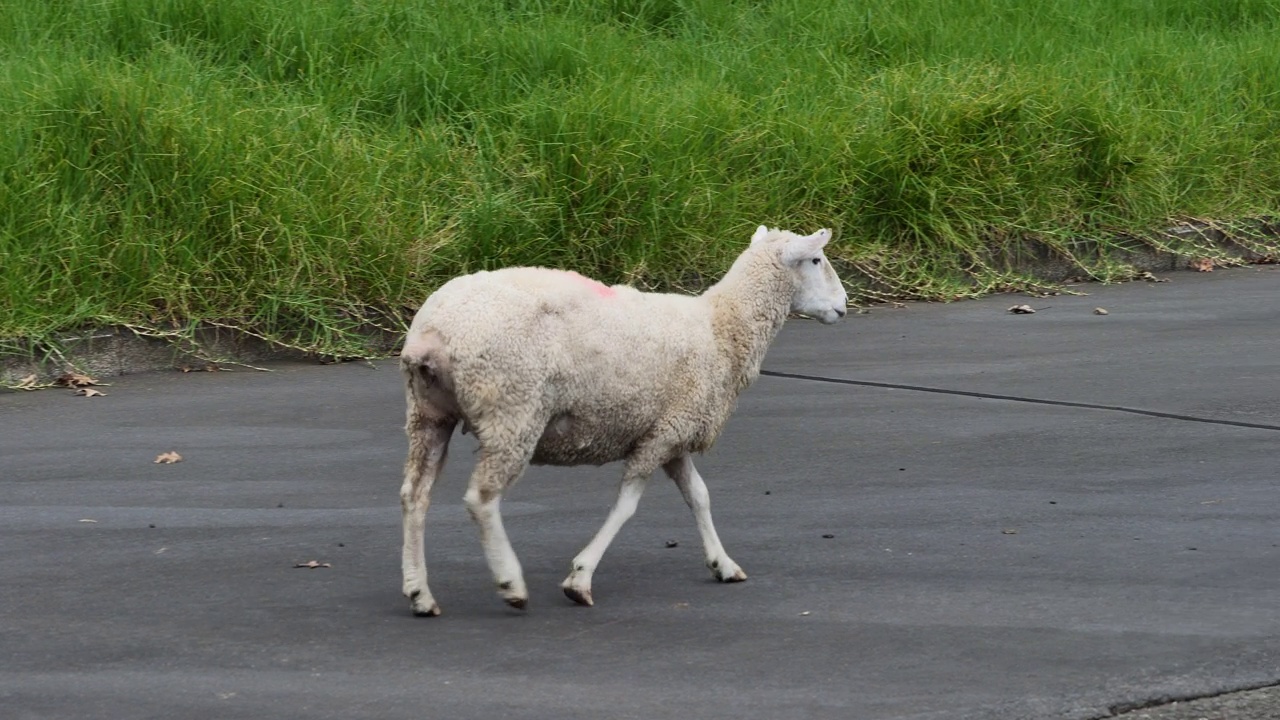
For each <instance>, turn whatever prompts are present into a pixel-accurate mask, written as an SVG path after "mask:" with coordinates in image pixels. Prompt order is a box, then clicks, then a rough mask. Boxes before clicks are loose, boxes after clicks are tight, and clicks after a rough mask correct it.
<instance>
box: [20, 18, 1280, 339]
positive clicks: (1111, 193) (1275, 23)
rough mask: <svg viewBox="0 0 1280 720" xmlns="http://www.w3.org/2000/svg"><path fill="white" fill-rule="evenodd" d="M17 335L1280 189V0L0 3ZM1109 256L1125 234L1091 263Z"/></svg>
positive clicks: (703, 264) (621, 272) (1113, 212)
mask: <svg viewBox="0 0 1280 720" xmlns="http://www.w3.org/2000/svg"><path fill="white" fill-rule="evenodd" d="M0 17H4V18H5V19H6V20H5V22H4V23H0V127H3V128H4V135H3V137H0V338H35V339H47V338H49V337H52V336H54V335H55V334H57V333H59V332H61V331H65V330H68V329H73V328H76V327H80V326H84V325H86V324H103V323H120V324H127V325H131V326H134V327H137V328H141V329H143V330H144V331H145V330H146V329H167V328H172V327H192V326H194V325H196V324H198V323H201V322H218V323H223V324H230V325H234V326H237V327H242V328H245V329H247V330H251V331H253V332H256V333H259V334H263V335H266V336H268V337H272V338H275V339H278V340H281V341H285V342H289V343H292V344H296V345H300V346H305V347H309V348H314V349H318V350H323V351H325V352H335V353H340V352H347V351H352V348H353V347H354V345H353V343H354V342H355V341H354V340H353V337H354V336H353V335H352V333H353V331H354V330H356V329H357V328H359V327H361V326H362V325H364V324H367V323H371V322H372V323H375V324H382V325H384V326H387V327H396V326H397V325H398V323H400V322H402V321H403V319H404V317H405V315H406V313H407V312H410V311H411V309H412V308H414V307H416V306H417V305H418V304H419V303H420V302H421V301H422V299H423V298H425V296H426V295H427V294H428V293H429V292H430V291H431V290H432V289H433V288H434V287H436V286H437V285H438V284H439V283H441V282H442V281H443V280H445V279H446V278H448V277H450V276H453V275H456V274H458V273H462V272H468V271H473V270H477V269H481V268H489V267H496V266H502V265H510V264H545V265H556V266H561V267H570V268H574V269H577V270H579V271H580V272H583V273H586V274H590V275H594V276H597V277H599V278H601V279H603V280H607V281H629V282H634V283H637V284H639V285H642V286H645V287H679V288H684V289H694V288H696V287H697V286H698V285H699V284H700V283H702V282H704V281H705V279H706V278H708V277H711V276H714V275H716V274H718V272H719V271H720V270H721V269H723V267H724V266H725V265H726V264H727V263H728V262H729V261H730V260H731V259H732V257H733V256H734V255H736V253H737V252H738V251H739V249H740V248H741V247H742V246H743V244H744V242H745V241H746V238H747V237H749V234H750V231H751V229H752V228H754V227H755V225H757V224H760V223H767V224H770V225H781V226H784V227H791V228H813V227H816V226H820V225H821V226H834V227H836V228H838V229H839V231H840V232H839V236H838V241H837V243H836V246H835V247H834V248H833V249H832V254H833V255H834V256H837V257H838V258H840V259H842V260H843V261H845V262H846V263H848V264H849V265H850V266H851V267H855V268H858V269H861V270H862V271H863V272H864V273H865V274H866V276H867V277H869V278H872V282H870V283H869V284H867V285H866V286H864V291H865V292H877V291H878V292H884V293H891V294H895V295H900V296H914V297H930V298H941V299H950V298H955V297H961V296H965V295H969V294H974V293H980V292H984V291H988V290H990V289H993V288H998V287H1016V286H1017V285H1018V284H1019V283H1023V282H1027V280H1026V279H1025V278H1022V277H1020V276H1018V275H1017V274H1016V273H1012V272H1011V271H1010V270H1009V266H1008V263H1007V262H1006V261H1007V260H1008V259H1009V257H1010V256H1011V255H1012V254H1014V253H1016V252H1018V248H1019V247H1021V245H1020V243H1021V242H1022V241H1023V240H1025V239H1026V238H1036V239H1039V240H1040V241H1041V242H1043V243H1046V244H1047V245H1048V246H1049V247H1050V248H1052V249H1054V250H1055V251H1057V252H1060V253H1061V254H1063V255H1068V254H1072V253H1075V251H1076V248H1077V246H1078V241H1079V239H1080V238H1091V239H1094V240H1096V241H1098V242H1100V243H1102V247H1103V248H1104V249H1105V247H1106V242H1107V238H1110V237H1114V236H1117V235H1124V234H1127V235H1143V234H1144V233H1147V232H1148V231H1150V230H1152V229H1153V228H1160V227H1163V226H1165V225H1166V224H1167V223H1169V222H1171V221H1174V220H1176V219H1179V218H1187V217H1194V218H1208V219H1214V220H1223V221H1229V220H1233V219H1238V218H1246V217H1256V216H1260V215H1267V214H1270V213H1275V212H1276V210H1277V206H1280V43H1277V42H1276V41H1275V38H1276V37H1277V36H1280V0H1216V1H1214V2H1205V0H1074V1H1073V2H1070V3H1047V4H1046V3H1041V2H1033V1H1032V0H955V1H954V2H948V3H938V2H931V1H929V0H849V1H846V2H830V1H826V0H774V1H772V2H771V1H768V0H736V1H730V0H505V1H504V0H465V1H464V0H358V1H355V2H304V3H298V2H286V1H285V0H220V1H219V2H216V3H210V2H205V1H204V0H60V1H59V2H47V3H45V2H30V1H23V0H0ZM1077 259H1079V260H1080V261H1082V262H1084V263H1085V264H1086V265H1087V268H1086V270H1088V271H1090V272H1093V273H1095V274H1096V275H1098V276H1100V277H1104V278H1105V277H1110V276H1112V275H1113V274H1115V273H1117V272H1119V273H1123V272H1124V268H1123V267H1122V266H1119V265H1117V263H1116V262H1115V260H1114V259H1113V258H1109V257H1107V256H1106V254H1105V252H1104V253H1102V254H1096V253H1095V254H1093V255H1090V256H1089V257H1077Z"/></svg>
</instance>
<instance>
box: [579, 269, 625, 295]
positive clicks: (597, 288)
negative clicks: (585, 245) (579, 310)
mask: <svg viewBox="0 0 1280 720" xmlns="http://www.w3.org/2000/svg"><path fill="white" fill-rule="evenodd" d="M567 272H568V274H569V276H570V277H572V278H573V279H574V280H576V281H577V282H580V283H582V284H583V285H586V286H587V287H589V288H591V290H592V291H593V292H595V294H597V295H599V296H600V297H602V298H611V297H613V296H615V295H617V294H618V291H617V290H614V289H613V288H611V287H609V286H608V285H605V284H604V283H602V282H598V281H596V280H592V279H591V278H589V277H583V276H582V275H579V274H578V273H576V272H574V271H572V270H568V271H567Z"/></svg>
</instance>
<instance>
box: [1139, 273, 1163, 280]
mask: <svg viewBox="0 0 1280 720" xmlns="http://www.w3.org/2000/svg"><path fill="white" fill-rule="evenodd" d="M1138 277H1139V278H1141V279H1143V280H1146V281H1147V282H1169V278H1162V277H1156V276H1155V275H1152V274H1151V273H1149V272H1143V273H1142V274H1141V275H1139V276H1138Z"/></svg>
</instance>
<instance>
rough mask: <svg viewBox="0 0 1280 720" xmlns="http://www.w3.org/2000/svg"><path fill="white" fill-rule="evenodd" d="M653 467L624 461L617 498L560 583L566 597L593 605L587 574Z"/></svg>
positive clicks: (628, 516) (626, 517)
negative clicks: (624, 466) (598, 528)
mask: <svg viewBox="0 0 1280 720" xmlns="http://www.w3.org/2000/svg"><path fill="white" fill-rule="evenodd" d="M655 469H656V463H650V462H644V461H628V463H627V468H626V470H625V471H624V472H623V475H622V484H621V485H620V486H619V487H618V499H617V501H616V502H614V504H613V508H612V509H611V510H610V511H609V516H608V517H607V518H605V521H604V525H602V526H601V527H600V530H599V531H598V532H597V533H596V535H595V537H594V538H592V539H591V542H589V543H587V546H586V547H585V548H583V549H582V552H580V553H578V555H577V557H575V558H574V559H573V565H572V569H571V570H570V572H569V576H568V577H566V578H565V579H564V582H563V583H561V584H560V587H561V588H562V589H563V590H564V594H565V596H567V597H568V598H569V599H570V600H572V601H574V602H576V603H578V604H579V605H587V606H591V605H594V604H595V602H594V600H593V599H592V597H591V577H592V575H594V574H595V571H596V567H597V566H599V564H600V558H601V557H603V556H604V551H605V550H607V549H608V548H609V544H610V543H612V542H613V538H614V537H616V536H617V534H618V531H619V530H621V529H622V526H623V525H624V524H626V522H627V520H630V519H631V516H632V515H634V514H635V512H636V507H637V506H638V505H639V504H640V496H641V495H643V494H644V486H645V483H646V482H648V480H649V476H650V475H652V474H653V471H654V470H655Z"/></svg>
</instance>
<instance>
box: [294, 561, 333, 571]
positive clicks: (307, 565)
mask: <svg viewBox="0 0 1280 720" xmlns="http://www.w3.org/2000/svg"><path fill="white" fill-rule="evenodd" d="M294 567H296V568H311V569H313V570H314V569H315V568H327V567H331V566H330V565H329V563H322V562H319V561H317V560H309V561H307V562H304V563H295V564H294Z"/></svg>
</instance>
